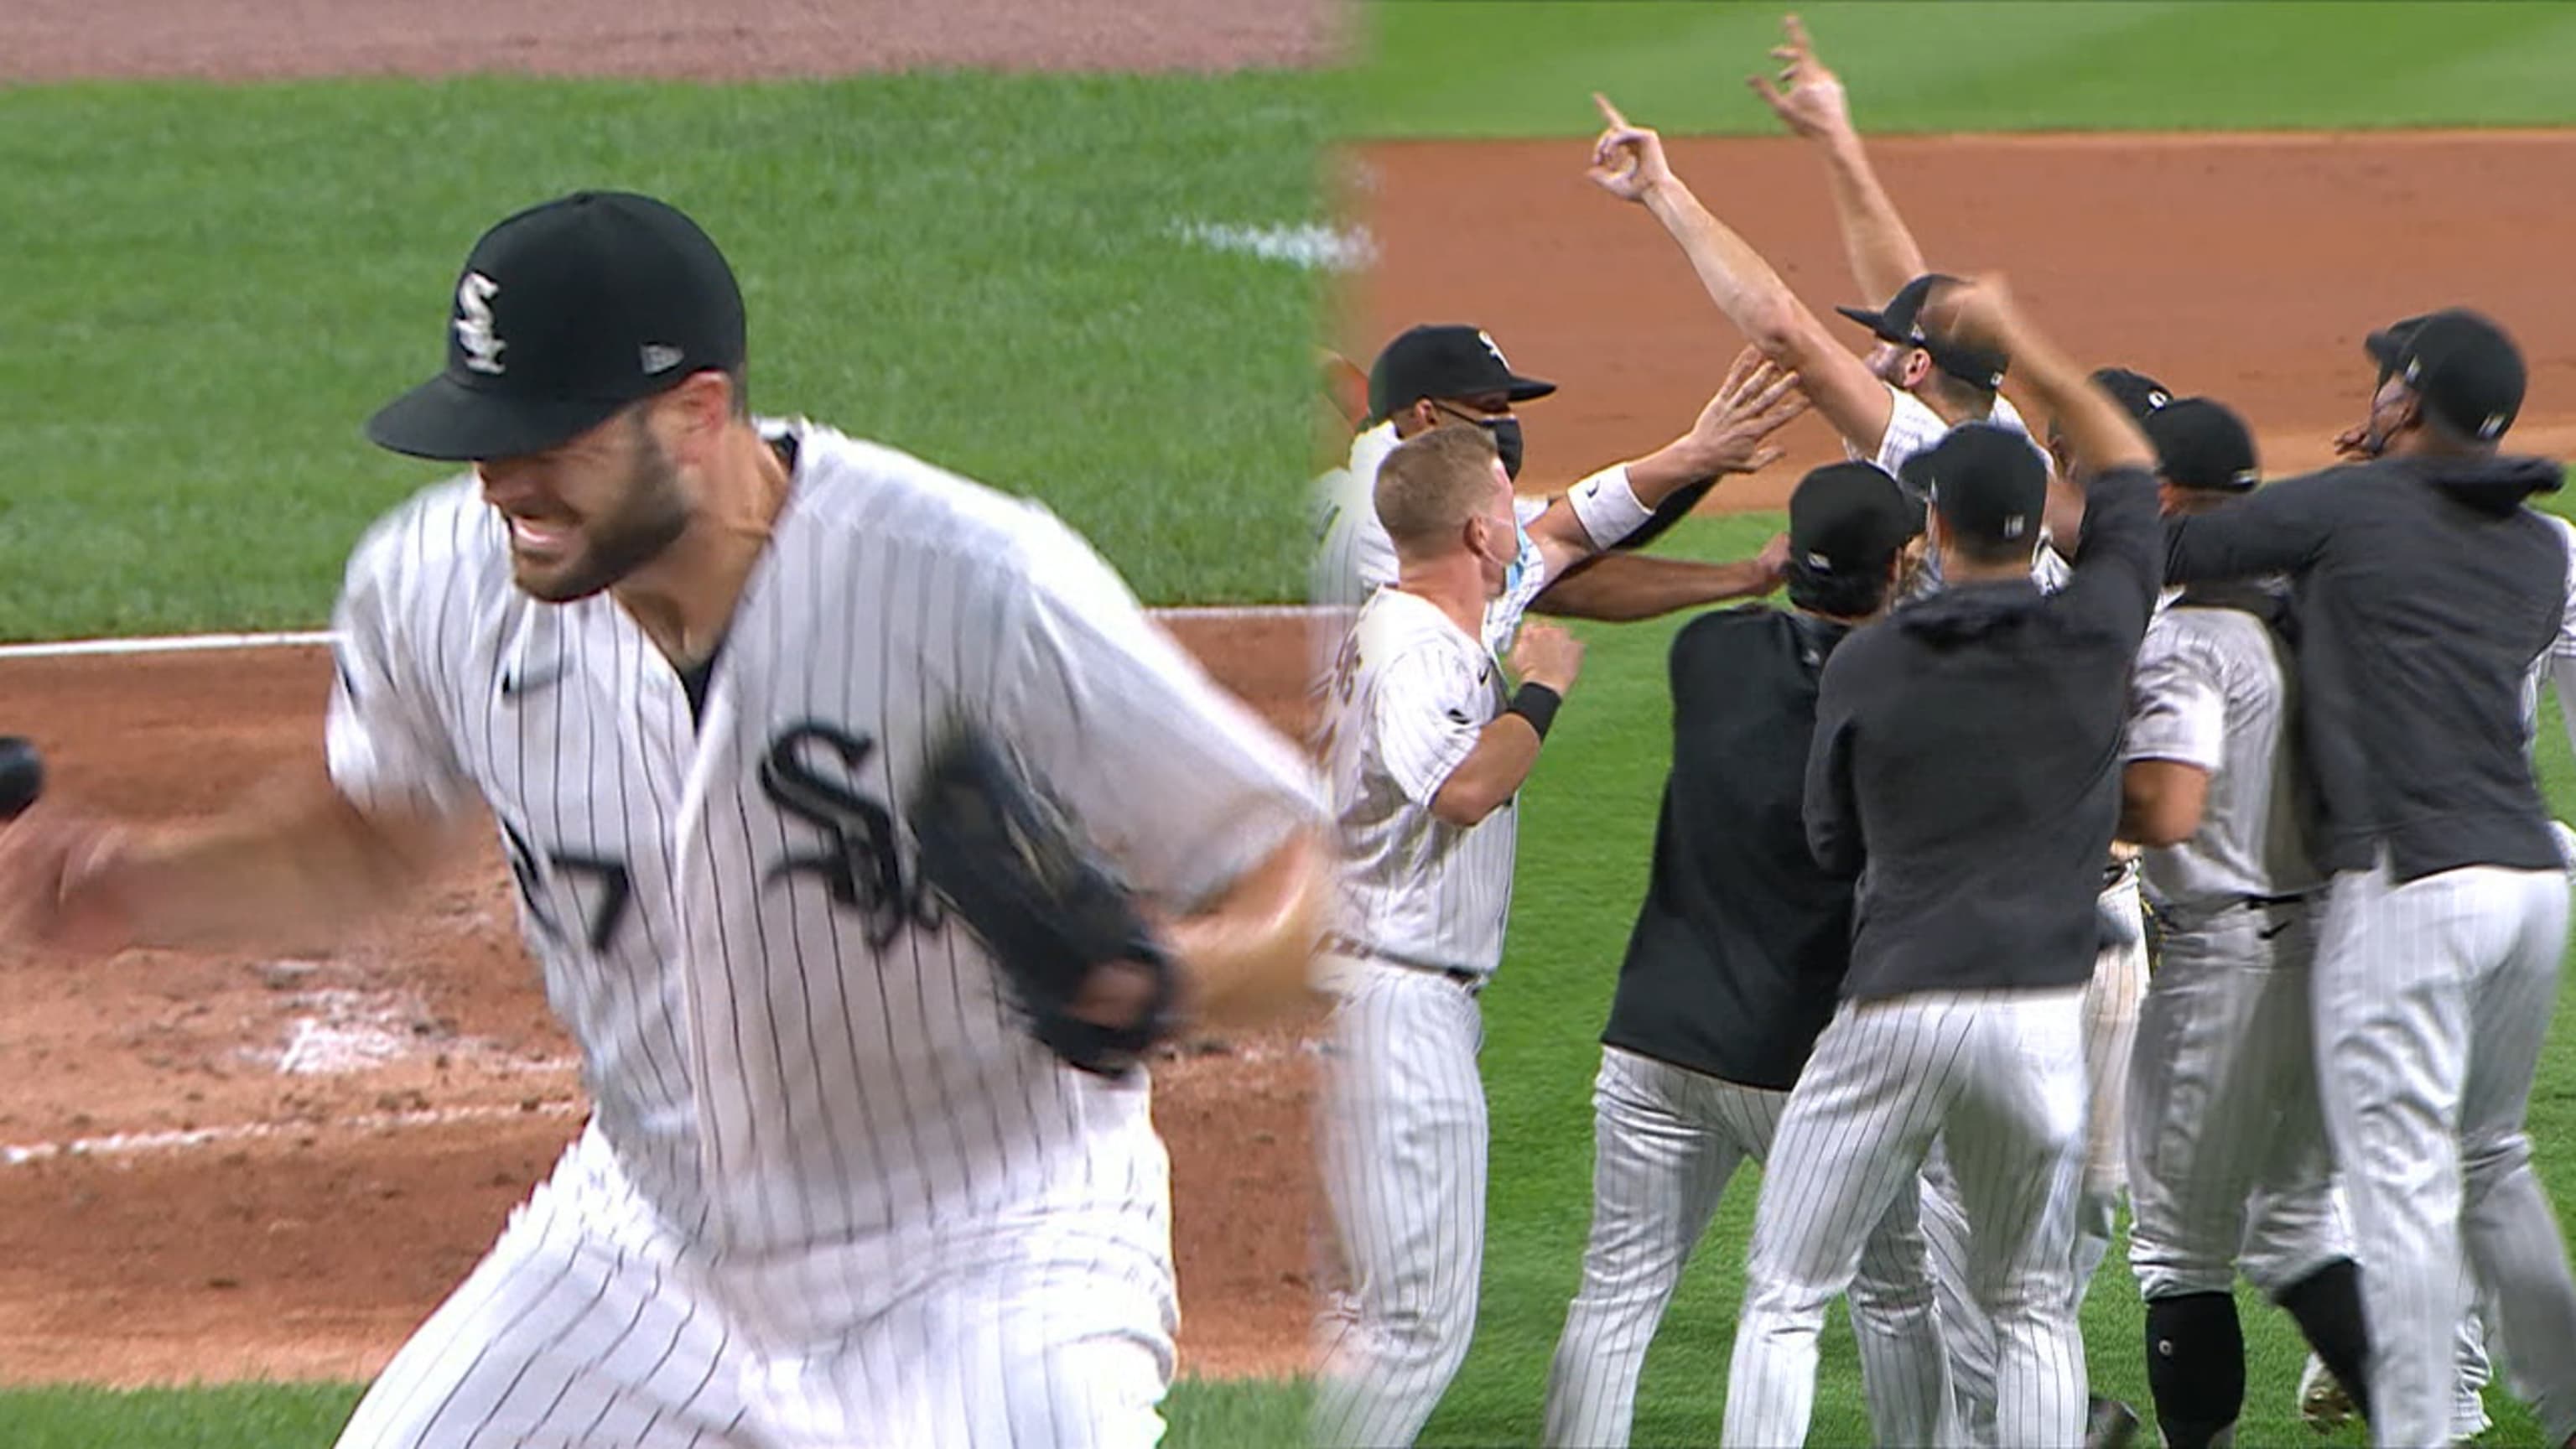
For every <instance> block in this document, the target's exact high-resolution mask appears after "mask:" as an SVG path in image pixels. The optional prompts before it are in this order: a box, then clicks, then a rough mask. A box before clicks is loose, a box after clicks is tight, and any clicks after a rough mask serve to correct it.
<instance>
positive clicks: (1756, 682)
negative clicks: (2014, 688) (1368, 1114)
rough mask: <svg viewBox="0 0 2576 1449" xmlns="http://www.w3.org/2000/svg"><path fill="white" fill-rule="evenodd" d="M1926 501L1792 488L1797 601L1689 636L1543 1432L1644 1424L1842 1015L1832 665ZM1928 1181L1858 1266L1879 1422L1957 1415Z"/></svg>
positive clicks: (1607, 1057)
mask: <svg viewBox="0 0 2576 1449" xmlns="http://www.w3.org/2000/svg"><path fill="white" fill-rule="evenodd" d="M1921 529H1922V513H1921V510H1920V506H1919V505H1918V504H1916V503H1915V502H1914V501H1913V500H1911V499H1909V498H1908V497H1907V496H1906V494H1905V493H1904V491H1903V490H1902V489H1901V488H1900V487H1899V486H1898V484H1897V482H1896V480H1895V479H1894V478H1891V477H1889V476H1888V475H1887V474H1886V473H1885V472H1884V471H1883V470H1881V469H1879V468H1878V467H1877V466H1875V465H1874V464H1869V463H1836V464H1832V465H1830V466H1827V467H1823V468H1819V469H1817V470H1815V471H1814V472H1812V473H1809V474H1808V475H1807V476H1806V478H1805V479H1803V480H1802V481H1801V482H1800V483H1799V484H1798V487H1797V489H1796V491H1794V492H1793V493H1792V494H1791V495H1790V498H1789V539H1790V544H1789V557H1790V564H1789V604H1790V608H1789V609H1788V610H1787V611H1781V610H1775V609H1771V608H1767V607H1763V606H1760V605H1753V606H1747V607H1741V608H1735V609H1725V610H1716V611H1712V612H1710V613H1707V614H1703V615H1701V616H1700V617H1699V618H1697V619H1695V620H1693V621H1691V623H1689V624H1688V625H1686V626H1685V627H1684V628H1683V629H1682V631H1681V632H1680V633H1679V634H1678V635H1676V636H1675V638H1674V640H1673V647H1672V696H1673V764H1672V771H1671V774H1670V776H1669V777H1668V778H1667V779H1666V781H1665V785H1664V803H1663V814H1662V820H1661V823H1660V825H1659V826H1658V827H1657V829H1656V833H1655V852H1654V864H1653V869H1652V874H1651V878H1650V883H1649V885H1648V888H1647V892H1646V898H1645V901H1644V902H1643V904H1642V905H1641V906H1640V907H1639V909H1638V913H1637V923H1636V928H1635V930H1634V931H1633V932H1632V933H1631V934H1630V936H1629V938H1628V950H1627V956H1626V959H1625V961H1624V962H1623V963H1622V964H1621V966H1620V968H1619V988H1618V992H1617V995H1616V996H1615V998H1614V999H1613V1001H1612V1004H1611V1008H1610V1021H1609V1025H1608V1027H1607V1028H1606V1029H1605V1030H1604V1031H1603V1033H1602V1049H1601V1071H1600V1077H1599V1080H1598V1081H1597V1083H1596V1084H1595V1086H1594V1090H1593V1153H1594V1159H1593V1160H1594V1166H1593V1176H1592V1237H1591V1246H1590V1247H1589V1248H1588V1249H1587V1250H1586V1252H1585V1254H1584V1260H1583V1285H1582V1288H1581V1290H1580V1291H1579V1292H1577V1294H1576V1295H1575V1298H1574V1302H1573V1304H1572V1306H1571V1307H1570V1308H1568V1310H1567V1312H1566V1320H1565V1332H1564V1335H1563V1336H1562V1337H1561V1338H1560V1339H1559V1340H1558V1341H1557V1348H1556V1358H1555V1363H1554V1366H1553V1367H1552V1369H1551V1370H1550V1373H1549V1376H1548V1392H1547V1420H1546V1432H1545V1442H1546V1443H1548V1444H1553V1445H1570V1446H1619V1445H1624V1444H1626V1443H1627V1442H1628V1434H1629V1421H1630V1419H1631V1417H1632V1414H1633V1410H1634V1406H1635V1400H1636V1392H1637V1375H1638V1371H1639V1370H1640V1369H1641V1368H1642V1367H1643V1366H1644V1363H1645V1358H1646V1348H1647V1345H1648V1343H1649V1342H1650V1341H1651V1340H1652V1339H1653V1337H1654V1334H1655V1327H1656V1324H1657V1323H1658V1321H1660V1319H1661V1318H1662V1316H1663V1311H1664V1306H1665V1304H1666V1303H1667V1302H1668V1301H1669V1300H1670V1299H1671V1297H1672V1292H1673V1288H1674V1285H1675V1284H1676V1283H1678V1282H1679V1281H1680V1279H1681V1274H1682V1269H1683V1267H1684V1265H1685V1264H1687V1263H1688V1262H1689V1260H1690V1256H1691V1254H1692V1252H1693V1250H1694V1249H1695V1248H1696V1247H1697V1245H1698V1243H1699V1239H1700V1237H1701V1235H1702V1234H1703V1233H1704V1232H1705V1231H1706V1230H1707V1227H1708V1223H1709V1218H1710V1216H1711V1215H1712V1214H1713V1213H1714V1212H1715V1211H1716V1209H1717V1204H1718V1199H1719V1197H1720V1195H1721V1194H1723V1193H1724V1192H1725V1190H1726V1184H1727V1182H1728V1180H1729V1179H1730V1178H1731V1177H1732V1176H1733V1174H1734V1171H1735V1168H1736V1166H1737V1164H1739V1163H1741V1162H1744V1161H1746V1160H1748V1159H1750V1160H1752V1161H1754V1162H1761V1161H1763V1160H1765V1159H1767V1158H1768V1157H1769V1156H1770V1151H1771V1141H1772V1133H1773V1130H1774V1129H1775V1128H1776V1126H1777V1125H1778V1123H1779V1120H1780V1113H1781V1111H1782V1109H1783V1108H1784V1107H1785V1106H1786V1105H1787V1104H1788V1100H1789V1089H1790V1087H1792V1086H1793V1085H1794V1084H1795V1083H1796V1082H1797V1079H1798V1072H1799V1069H1800V1068H1801V1067H1802V1066H1803V1065H1804V1064H1805V1062H1806V1059H1807V1054H1808V1051H1809V1050H1810V1048H1811V1047H1812V1046H1813V1045H1814V1042H1815V1039H1816V1034H1817V1033H1818V1032H1819V1031H1821V1030H1823V1029H1824V1025H1825V1022H1826V1020H1827V1019H1828V1018H1829V1017H1830V1016H1831V1015H1832V1014H1833V1009H1834V1000H1835V996H1836V994H1837V992H1838V990H1839V989H1840V987H1841V985H1842V978H1843V971H1844V968H1845V966H1846V965H1847V964H1848V959H1849V952H1850V942H1851V909H1852V886H1851V882H1850V881H1849V880H1848V879H1846V878H1841V877H1837V876H1834V875H1830V874H1827V873H1826V872H1824V871H1822V870H1821V869H1820V868H1818V867H1817V866H1816V865H1815V863H1814V861H1813V860H1812V858H1811V857H1810V856H1809V855H1808V852H1807V842H1806V831H1805V826H1804V825H1803V823H1802V821H1801V808H1802V807H1801V799H1802V796H1803V793H1804V789H1805V782H1806V761H1807V747H1808V743H1809V740H1810V737H1811V736H1812V734H1813V732H1814V726H1815V708H1816V681H1817V676H1818V674H1819V672H1820V671H1821V670H1822V669H1823V667H1824V663H1825V661H1826V659H1827V658H1828V657H1830V656H1831V654H1832V653H1833V651H1834V650H1835V649H1836V648H1837V647H1838V646H1839V645H1840V644H1841V643H1842V642H1843V641H1844V639H1845V638H1847V637H1848V636H1849V634H1850V633H1851V631H1852V630H1853V629H1855V628H1858V627H1860V626H1862V625H1864V624H1867V623H1869V622H1870V621H1872V620H1875V619H1877V618H1878V617H1880V616H1881V615H1883V614H1884V613H1885V612H1886V610H1887V608H1888V605H1889V604H1890V603H1891V602H1893V600H1894V598H1895V596H1896V586H1897V581H1898V578H1899V573H1900V570H1901V569H1902V567H1903V564H1904V552H1905V547H1906V544H1907V541H1908V540H1909V539H1911V538H1913V537H1915V536H1916V535H1918V534H1919V533H1920V531H1921ZM1915 1206H1916V1199H1915V1197H1914V1195H1912V1194H1909V1193H1899V1194H1898V1195H1897V1196H1896V1197H1895V1199H1894V1200H1893V1201H1891V1202H1890V1203H1889V1204H1888V1209H1887V1212H1886V1214H1885V1215H1884V1216H1883V1217H1882V1218H1881V1219H1880V1221H1879V1223H1878V1224H1877V1226H1876V1228H1875V1229H1873V1230H1872V1232H1871V1233H1870V1235H1869V1238H1868V1240H1867V1242H1866V1243H1865V1244H1864V1246H1863V1247H1862V1249H1861V1256H1860V1264H1859V1269H1858V1273H1857V1276H1856V1277H1855V1278H1854V1279H1853V1282H1852V1288H1851V1312H1852V1326H1853V1331H1854V1333H1855V1335H1856V1336H1857V1337H1858V1338H1859V1340H1860V1345H1861V1372H1862V1378H1863V1380H1864V1382H1865V1383H1866V1384H1867V1386H1868V1394H1869V1405H1870V1411H1871V1427H1872V1431H1873V1437H1874V1438H1875V1439H1876V1440H1877V1442H1879V1443H1881V1444H1927V1445H1928V1444H1951V1443H1956V1442H1958V1438H1959V1429H1958V1424H1957V1420H1956V1409H1955V1407H1954V1403H1953V1399H1952V1395H1951V1391H1950V1386H1949V1381H1948V1375H1947V1370H1946V1366H1945V1363H1944V1358H1943V1353H1942V1349H1941V1346H1940V1342H1939V1325H1938V1323H1937V1322H1936V1321H1935V1310H1934V1301H1933V1296H1932V1287H1931V1282H1930V1279H1929V1277H1928V1276H1927V1274H1928V1271H1929V1270H1928V1268H1927V1267H1926V1265H1925V1262H1924V1253H1923V1242H1922V1238H1921V1235H1920V1234H1919V1233H1918V1232H1917V1231H1916V1228H1915V1225H1914V1215H1915Z"/></svg>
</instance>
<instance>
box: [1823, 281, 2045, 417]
mask: <svg viewBox="0 0 2576 1449" xmlns="http://www.w3.org/2000/svg"><path fill="white" fill-rule="evenodd" d="M1957 285H1959V279H1958V278H1956V277H1949V276H1943V275H1942V274H1941V273H1939V272H1927V273H1925V274H1924V275H1922V276H1919V277H1916V278H1915V279H1914V280H1913V281H1910V282H1908V283H1906V284H1905V285H1904V286H1902V287H1899V288H1897V289H1896V295H1895V296H1893V297H1890V298H1889V299H1888V301H1887V305H1886V306H1884V307H1881V308H1879V309H1878V310H1877V311H1875V312H1872V311H1869V310H1868V309H1866V308H1862V307H1836V308H1835V309H1834V310H1835V311H1837V312H1840V313H1841V314H1843V315H1844V316H1846V317H1849V318H1850V319H1852V320H1853V321H1854V322H1857V323H1859V324H1860V325H1862V326H1863V327H1866V328H1868V329H1869V330H1870V332H1871V333H1872V334H1873V335H1875V336H1876V337H1877V338H1878V340H1879V341H1881V342H1893V343H1895V344H1897V345H1898V346H1900V347H1920V348H1922V349H1923V350H1924V351H1926V352H1928V353H1930V354H1932V365H1933V366H1935V367H1937V368H1939V369H1941V370H1942V371H1943V372H1946V373H1948V374H1950V375H1951V376H1952V377H1955V378H1957V379H1959V380H1960V381H1961V382H1965V383H1968V384H1971V385H1973V386H1976V387H1981V388H1984V389H1985V390H1986V391H1988V392H1993V391H1994V390H1995V389H1997V388H1999V387H2002V386H2003V385H2004V370H2005V369H2006V368H2008V367H2010V366H2011V365H2012V359H2011V358H2009V357H2007V356H2005V355H2004V354H2003V353H2000V352H1996V351H1992V350H1990V349H1988V348H1983V347H1970V346H1968V345H1967V344H1965V343H1958V342H1952V341H1950V340H1948V339H1947V338H1941V337H1935V336H1933V335H1932V334H1931V333H1929V332H1927V331H1925V330H1924V328H1923V304H1924V303H1926V302H1929V301H1931V300H1932V291H1933V289H1934V288H1936V287H1941V286H1957Z"/></svg>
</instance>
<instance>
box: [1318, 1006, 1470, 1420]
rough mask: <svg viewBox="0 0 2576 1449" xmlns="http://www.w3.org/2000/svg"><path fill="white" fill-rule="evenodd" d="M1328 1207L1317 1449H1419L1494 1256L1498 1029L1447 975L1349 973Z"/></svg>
mask: <svg viewBox="0 0 2576 1449" xmlns="http://www.w3.org/2000/svg"><path fill="white" fill-rule="evenodd" d="M1331 970H1332V972H1333V974H1334V975H1336V976H1337V977H1338V978H1340V979H1343V980H1346V981H1348V982H1350V983H1351V984H1350V985H1349V986H1348V987H1347V988H1346V989H1345V990H1344V992H1343V994H1342V1000H1341V1003H1340V1005H1339V1006H1338V1007H1336V1008H1335V1010H1334V1013H1333V1020H1332V1030H1331V1038H1330V1046H1329V1055H1328V1057H1327V1059H1326V1071H1325V1074H1324V1077H1325V1079H1324V1085H1323V1096H1324V1108H1325V1111H1324V1121H1323V1125H1322V1130H1321V1133H1320V1135H1321V1137H1322V1141H1323V1158H1324V1164H1323V1166H1324V1195H1325V1202H1326V1205H1327V1206H1328V1207H1329V1209H1330V1213H1331V1222H1332V1228H1333V1234H1334V1238H1335V1247H1336V1249H1337V1258H1338V1262H1337V1264H1336V1265H1335V1267H1336V1270H1337V1271H1336V1273H1335V1275H1334V1276H1335V1277H1336V1278H1337V1279H1338V1281H1337V1282H1336V1283H1335V1286H1334V1290H1333V1292H1332V1293H1330V1294H1329V1295H1328V1297H1327V1299H1326V1302H1325V1308H1324V1312H1323V1315H1322V1319H1321V1321H1320V1323H1319V1324H1318V1337H1319V1340H1320V1342H1319V1344H1318V1349H1319V1365H1320V1367H1319V1372H1318V1376H1317V1378H1318V1382H1317V1389H1316V1400H1315V1423H1314V1428H1315V1438H1316V1442H1317V1443H1319V1444H1323V1445H1351V1446H1385V1445H1402V1444H1410V1443H1412V1442H1413V1440H1414V1438H1415V1436H1417V1435H1419V1434H1420V1433H1421V1432H1422V1425H1423V1423H1424V1421H1426V1420H1428V1419H1429V1418H1430V1417H1431V1411H1432V1410H1433V1409H1434V1408H1436V1407H1438V1406H1439V1403H1440V1396H1441V1395H1442V1394H1444V1393H1446V1392H1448V1389H1449V1381H1450V1380H1451V1379H1452V1378H1454V1377H1455V1376H1456V1375H1457V1372H1458V1365H1459V1364H1460V1363H1461V1362H1463V1361H1464V1360H1465V1359H1466V1357H1467V1341H1468V1338H1469V1336H1470V1335H1471V1334H1472V1333H1473V1332H1474V1331H1475V1326H1476V1287H1477V1277H1478V1274H1479V1273H1480V1272H1481V1271H1482V1269H1483V1265H1484V1256H1485V1150H1486V1120H1485V1087H1484V1083H1483V1081H1481V1080H1480V1079H1479V1078H1478V1077H1477V1075H1476V1054H1477V1052H1478V1050H1479V1049H1480V1048H1481V1047H1482V1046H1483V1043H1484V1030H1485V1028H1484V1018H1483V1016H1482V1015H1481V1014H1480V1013H1479V1011H1478V1010H1477V1006H1476V998H1475V997H1474V996H1473V995H1472V994H1471V993H1470V992H1469V991H1468V989H1467V988H1466V987H1464V986H1462V985H1460V984H1459V983H1457V982H1455V981H1452V980H1450V979H1448V978H1447V977H1444V976H1441V975H1438V974H1435V973H1433V972H1428V971H1416V970H1412V969H1409V968H1406V967H1401V966H1392V965H1388V964H1385V963H1383V962H1374V961H1369V962H1336V963H1333V965H1332V967H1331Z"/></svg>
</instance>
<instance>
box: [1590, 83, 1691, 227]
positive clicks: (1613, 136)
mask: <svg viewBox="0 0 2576 1449" xmlns="http://www.w3.org/2000/svg"><path fill="white" fill-rule="evenodd" d="M1592 104H1593V105H1595V106H1597V107H1599V108H1600V111H1601V125H1602V131H1601V134H1600V136H1599V137H1597V138H1596V139H1595V140H1594V141H1593V143H1592V169H1591V170H1590V171H1589V172H1587V173H1585V174H1586V175H1588V176H1590V177H1591V178H1592V184H1593V185H1595V186H1598V187H1600V188H1601V189H1602V190H1604V191H1607V192H1609V193H1610V194H1611V195H1612V196H1615V197H1617V198H1619V199H1620V200H1621V201H1644V200H1645V199H1646V193H1647V192H1649V191H1652V190H1653V189H1654V188H1655V187H1657V186H1659V185H1661V184H1662V183H1664V182H1667V181H1670V180H1672V179H1673V168H1672V166H1671V165H1670V164H1669V163H1667V162H1666V161H1665V160H1664V138H1663V137H1661V136H1658V135H1656V134H1655V133H1654V132H1653V131H1650V130H1648V129H1647V128H1645V127H1644V126H1632V125H1629V124H1628V118H1627V117H1626V116H1623V115H1621V114H1619V108H1618V107H1617V106H1614V105H1612V104H1610V98H1609V97H1608V96H1605V95H1603V94H1601V93H1600V92H1599V91H1594V92H1593V93H1592Z"/></svg>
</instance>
